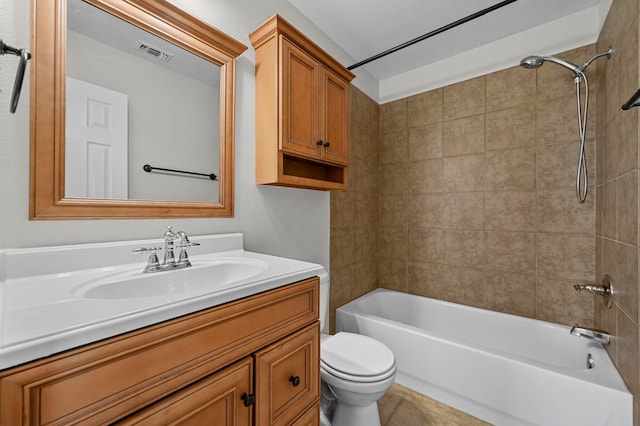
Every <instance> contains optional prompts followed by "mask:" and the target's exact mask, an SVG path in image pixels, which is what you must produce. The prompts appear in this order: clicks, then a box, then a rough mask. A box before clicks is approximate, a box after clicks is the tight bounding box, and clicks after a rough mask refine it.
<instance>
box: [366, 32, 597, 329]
mask: <svg viewBox="0 0 640 426" xmlns="http://www.w3.org/2000/svg"><path fill="white" fill-rule="evenodd" d="M594 52H595V46H593V45H592V46H586V47H583V48H580V49H575V50H572V51H570V52H564V53H561V55H562V57H563V58H565V59H567V60H569V61H573V62H576V63H582V62H584V61H585V59H586V58H588V57H590V56H591V55H592V54H593V53H594ZM532 53H533V52H532ZM589 77H591V78H592V79H593V80H594V82H595V68H594V69H590V70H589ZM574 90H575V86H574V84H573V79H572V75H571V73H570V72H569V71H568V70H566V69H564V68H562V67H557V66H554V65H546V66H544V67H542V68H540V69H539V70H537V71H536V70H525V69H522V68H520V67H513V68H509V69H507V70H504V71H500V72H497V73H493V74H489V75H486V76H482V77H478V78H474V79H471V80H467V81H464V82H461V83H457V84H453V85H451V86H447V87H444V88H440V89H436V90H432V91H429V92H426V93H422V94H419V95H415V96H411V97H409V98H405V99H401V100H398V101H394V102H390V103H387V104H384V105H381V107H380V147H379V154H380V157H379V165H380V166H379V167H380V173H379V175H378V188H379V199H378V202H379V207H378V211H379V214H380V216H379V220H378V224H379V226H378V244H379V251H378V254H379V268H380V273H379V285H380V286H381V287H387V288H393V289H397V290H401V291H406V292H409V293H415V294H420V295H425V296H430V297H436V298H440V299H445V300H450V301H453V302H457V303H463V304H467V305H473V306H479V307H483V308H488V309H493V310H497V311H501V312H508V313H513V314H517V315H523V316H527V317H533V318H539V319H543V320H549V321H554V322H560V323H566V324H573V323H576V322H579V323H580V324H584V325H586V326H592V325H593V309H594V307H593V298H592V297H590V296H587V295H585V294H580V293H577V292H575V290H573V287H572V284H573V283H574V282H575V281H576V280H585V281H593V280H594V279H595V238H594V235H595V191H592V192H591V193H590V195H589V198H588V200H587V202H586V203H585V204H579V203H578V202H577V201H576V198H575V189H574V182H575V175H574V173H575V168H576V162H577V155H578V133H577V117H576V104H575V92H574ZM590 94H591V108H590V115H589V125H588V130H587V131H588V138H589V140H588V144H587V150H588V153H589V154H588V156H589V159H588V160H589V166H590V167H591V168H594V167H593V166H594V162H595V161H594V160H595V152H594V151H595V150H594V147H595V143H594V140H595V128H596V127H595V121H596V102H595V95H596V91H595V85H593V86H592V89H591V91H590ZM592 174H593V173H592ZM593 179H594V180H595V174H594V176H593Z"/></svg>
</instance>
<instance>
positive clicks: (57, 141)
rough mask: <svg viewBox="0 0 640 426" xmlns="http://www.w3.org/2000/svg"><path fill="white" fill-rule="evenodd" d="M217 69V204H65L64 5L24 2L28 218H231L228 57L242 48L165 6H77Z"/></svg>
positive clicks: (106, 2) (100, 0) (142, 2)
mask: <svg viewBox="0 0 640 426" xmlns="http://www.w3.org/2000/svg"><path fill="white" fill-rule="evenodd" d="M84 1H85V2H87V3H89V4H91V5H93V6H96V7H98V8H100V9H102V10H104V11H106V12H107V13H110V14H112V15H114V16H116V17H118V18H121V19H123V20H125V21H127V22H129V23H130V24H133V25H135V26H137V27H139V28H142V29H143V30H146V31H148V32H150V33H152V34H154V35H156V36H158V37H161V38H163V39H165V40H167V41H169V42H171V43H173V44H175V45H177V46H179V47H181V48H183V49H185V50H187V51H189V52H191V53H193V54H195V55H198V56H200V57H202V58H204V59H206V60H208V61H210V62H212V63H214V64H216V65H218V66H220V170H219V173H218V175H219V177H220V198H219V200H218V202H184V201H156V200H124V199H95V198H65V197H64V188H65V185H64V180H65V168H64V167H65V158H64V155H65V154H64V152H65V149H64V146H65V145H64V143H65V77H66V61H65V59H66V28H67V24H66V22H67V18H66V16H67V14H66V6H67V5H66V0H47V1H41V0H32V2H31V8H32V9H31V13H32V33H31V49H32V50H31V53H32V55H33V56H32V58H33V59H32V60H31V64H30V67H31V152H30V188H29V198H30V203H29V219H30V220H41V219H109V218H110V219H116V218H163V217H174V218H195V217H232V216H233V188H234V184H233V177H234V170H233V167H234V127H235V120H234V117H235V87H234V83H235V58H237V57H238V56H239V55H240V54H242V52H244V51H245V50H246V49H247V46H245V45H244V44H242V43H240V42H239V41H237V40H235V39H233V38H231V37H229V36H228V35H226V34H224V33H223V32H221V31H218V30H216V29H215V28H213V27H211V26H210V25H208V24H206V23H204V22H202V21H200V20H198V19H197V18H194V17H193V16H191V15H189V14H187V13H186V12H184V11H182V10H181V9H179V8H177V7H175V6H173V5H172V4H171V3H169V2H167V1H166V0H84Z"/></svg>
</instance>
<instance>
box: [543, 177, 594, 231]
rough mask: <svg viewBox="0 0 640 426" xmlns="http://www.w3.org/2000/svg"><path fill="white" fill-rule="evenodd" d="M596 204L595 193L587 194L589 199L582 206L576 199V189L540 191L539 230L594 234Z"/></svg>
mask: <svg viewBox="0 0 640 426" xmlns="http://www.w3.org/2000/svg"><path fill="white" fill-rule="evenodd" d="M592 189H593V188H592ZM594 202H595V199H594V193H593V191H590V192H588V193H587V199H586V200H585V202H584V203H582V204H581V203H579V202H578V201H577V199H576V190H575V188H566V189H564V188H563V189H546V190H539V191H538V230H539V231H540V232H558V233H560V232H570V233H575V234H581V233H582V234H588V233H590V232H593V226H594V223H595V204H594Z"/></svg>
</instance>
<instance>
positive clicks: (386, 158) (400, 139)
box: [378, 129, 409, 164]
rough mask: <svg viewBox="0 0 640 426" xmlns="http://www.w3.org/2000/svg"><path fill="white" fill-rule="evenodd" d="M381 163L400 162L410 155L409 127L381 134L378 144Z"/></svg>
mask: <svg viewBox="0 0 640 426" xmlns="http://www.w3.org/2000/svg"><path fill="white" fill-rule="evenodd" d="M378 146H379V147H380V148H379V153H380V161H379V162H380V164H388V163H400V162H402V161H405V160H406V159H407V155H409V131H408V130H407V129H403V130H397V131H395V132H390V133H385V134H382V135H380V144H379V145H378Z"/></svg>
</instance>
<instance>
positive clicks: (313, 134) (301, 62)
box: [279, 36, 322, 159]
mask: <svg viewBox="0 0 640 426" xmlns="http://www.w3.org/2000/svg"><path fill="white" fill-rule="evenodd" d="M280 43H281V44H280V52H281V55H282V57H281V62H280V63H281V69H280V87H281V90H282V93H281V96H282V98H281V105H280V107H281V108H282V111H281V113H280V114H279V115H280V131H281V137H280V144H281V146H280V149H282V150H283V151H284V152H290V153H293V154H298V155H302V156H305V157H309V158H315V159H317V158H319V157H320V148H321V145H318V141H319V140H320V129H319V127H320V123H319V119H318V116H319V108H320V100H319V99H320V98H319V95H320V94H319V92H318V79H319V78H320V72H321V71H322V66H321V65H320V64H319V63H318V61H316V60H315V59H314V58H313V57H311V56H310V55H309V54H307V53H306V52H304V51H303V50H301V49H299V48H298V47H297V46H295V45H294V44H293V43H291V42H289V41H288V40H287V39H285V38H284V37H282V36H280Z"/></svg>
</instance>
